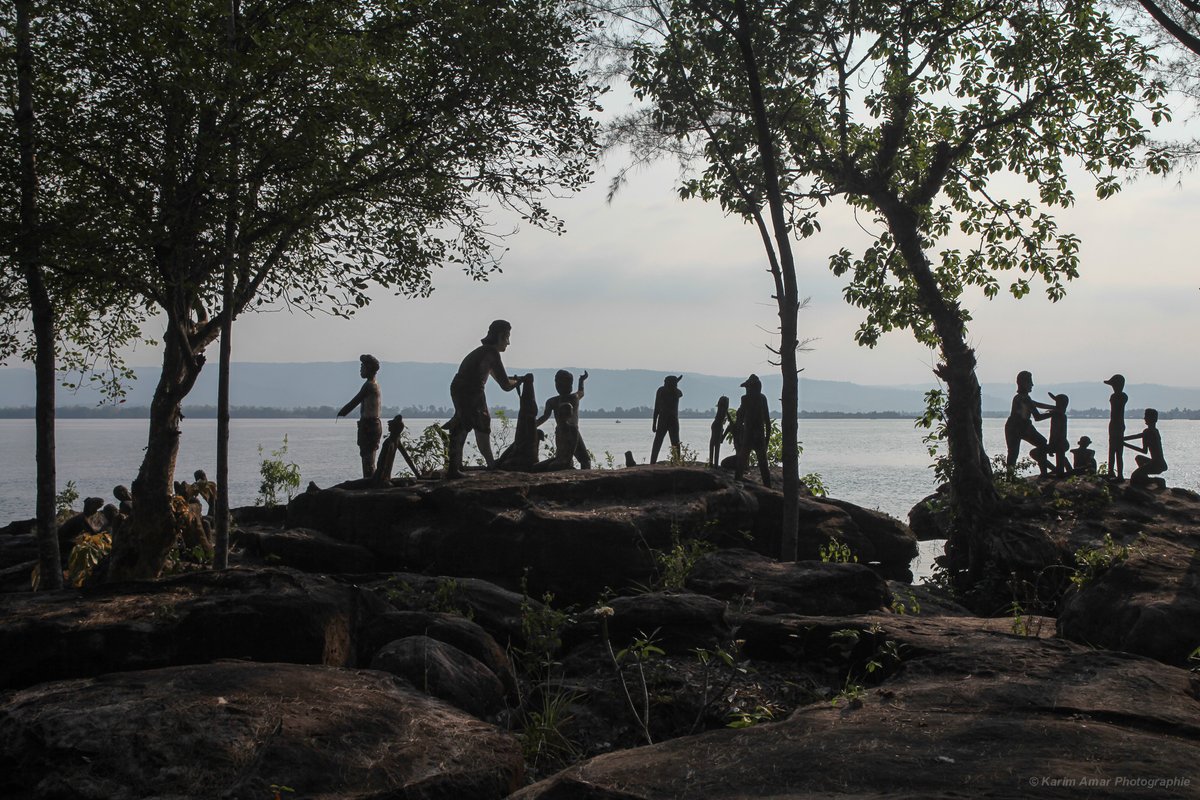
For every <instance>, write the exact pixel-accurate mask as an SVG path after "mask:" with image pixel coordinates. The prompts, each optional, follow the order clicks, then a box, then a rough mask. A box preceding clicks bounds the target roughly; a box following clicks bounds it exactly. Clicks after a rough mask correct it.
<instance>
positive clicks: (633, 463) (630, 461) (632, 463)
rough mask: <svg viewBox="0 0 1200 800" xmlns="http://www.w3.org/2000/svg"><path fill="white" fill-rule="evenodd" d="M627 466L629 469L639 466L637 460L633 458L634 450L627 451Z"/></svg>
mask: <svg viewBox="0 0 1200 800" xmlns="http://www.w3.org/2000/svg"><path fill="white" fill-rule="evenodd" d="M625 466H627V467H636V466H637V459H635V458H634V457H633V451H632V450H626V451H625Z"/></svg>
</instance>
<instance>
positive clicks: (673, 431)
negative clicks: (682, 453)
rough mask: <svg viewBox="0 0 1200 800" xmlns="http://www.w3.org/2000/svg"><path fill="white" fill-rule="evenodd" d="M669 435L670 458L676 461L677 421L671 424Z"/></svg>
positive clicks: (677, 458)
mask: <svg viewBox="0 0 1200 800" xmlns="http://www.w3.org/2000/svg"><path fill="white" fill-rule="evenodd" d="M670 434H671V457H672V458H673V459H674V460H675V461H678V460H679V421H678V420H676V421H675V422H673V423H671V430H670Z"/></svg>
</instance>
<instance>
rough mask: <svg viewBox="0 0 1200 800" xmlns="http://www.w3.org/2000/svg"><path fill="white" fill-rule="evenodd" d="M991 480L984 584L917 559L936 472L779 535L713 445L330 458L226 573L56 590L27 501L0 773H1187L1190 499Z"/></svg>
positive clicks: (508, 776) (250, 790)
mask: <svg viewBox="0 0 1200 800" xmlns="http://www.w3.org/2000/svg"><path fill="white" fill-rule="evenodd" d="M1006 498H1007V501H1008V502H1009V503H1010V504H1011V505H1010V507H1009V508H1010V510H1011V513H1010V514H1007V515H1006V517H1005V524H1006V525H1007V526H1008V527H1009V532H1010V533H1011V534H1012V536H1010V537H1008V538H1007V541H1009V542H1010V544H1009V545H1008V546H1007V547H1006V549H1004V550H1002V551H1001V550H997V552H996V554H995V563H994V564H993V570H994V574H995V575H996V576H997V579H996V580H995V581H994V582H993V583H994V585H990V586H988V587H984V589H982V590H981V591H979V592H978V593H975V594H973V595H972V596H969V597H951V596H948V595H947V594H945V593H944V592H941V591H939V590H938V589H937V588H936V587H931V586H927V585H922V586H912V585H910V584H909V583H908V582H907V581H909V580H911V578H910V577H908V576H907V575H906V572H907V563H908V560H909V559H910V558H911V553H912V552H915V547H916V541H917V538H918V536H920V537H928V536H930V535H931V534H935V533H936V532H937V530H938V525H939V519H938V503H937V502H936V498H931V501H932V502H930V503H925V504H922V505H921V506H919V507H918V508H917V509H915V513H914V515H913V518H912V523H913V527H914V528H915V529H916V531H917V532H916V533H914V532H913V531H912V530H910V529H909V527H908V526H907V525H905V524H903V523H901V522H898V521H896V520H892V519H890V518H887V517H885V516H884V515H881V514H878V513H877V512H871V511H868V510H865V509H860V508H857V507H854V506H850V505H849V504H846V503H840V502H837V501H833V500H829V499H824V498H806V499H805V500H804V503H803V508H802V518H803V522H802V530H801V536H800V541H801V550H802V555H801V558H802V559H803V560H801V561H799V562H796V563H780V562H778V561H776V560H774V558H772V557H771V556H772V555H773V554H774V553H775V552H777V549H778V544H777V538H778V537H777V533H775V531H776V530H777V528H778V523H777V519H778V513H779V507H780V496H779V493H778V492H777V491H773V490H768V489H764V488H763V487H761V486H759V485H757V484H756V483H753V482H745V483H740V482H734V481H732V479H731V478H730V477H729V476H728V475H727V474H725V473H723V472H721V471H714V470H708V469H705V468H702V467H673V466H668V465H658V466H654V467H639V468H634V469H629V470H619V471H614V472H607V471H596V472H591V471H588V472H570V473H558V474H550V475H533V476H530V475H512V474H509V475H505V474H497V473H474V474H470V475H468V476H467V477H466V478H464V479H462V480H460V481H455V482H442V483H436V482H430V483H420V484H413V485H410V486H399V487H396V488H392V489H387V490H352V489H347V488H338V487H334V488H331V489H326V490H319V489H314V490H313V491H310V492H308V493H306V494H304V495H302V496H300V497H298V498H296V499H295V500H294V501H293V502H292V503H291V504H290V505H289V507H288V508H287V510H286V512H281V513H280V514H279V515H278V516H275V517H272V516H269V515H267V516H263V515H260V516H259V517H257V518H254V516H253V514H252V513H251V512H249V511H247V512H240V513H239V515H238V516H239V522H238V526H237V530H236V535H235V545H236V546H235V568H233V569H230V570H227V571H224V572H219V573H214V572H211V571H207V570H200V571H195V572H189V573H186V574H181V575H176V576H172V577H169V578H164V579H162V580H160V581H155V582H149V583H132V584H115V585H107V586H102V587H98V588H93V589H86V590H74V591H64V592H59V593H52V594H51V593H38V594H33V593H30V592H27V591H16V589H19V588H20V585H19V583H18V582H17V581H16V580H15V577H14V576H16V574H17V573H18V572H19V570H20V568H21V567H22V564H23V563H24V562H22V561H21V557H22V555H23V553H24V552H25V547H26V541H25V537H27V536H29V534H25V533H21V532H19V531H18V530H15V529H12V528H11V526H10V529H5V530H4V531H0V570H3V571H2V572H0V578H3V576H7V577H6V578H3V579H2V580H0V585H2V586H3V587H4V588H5V589H6V591H4V592H3V593H0V653H3V654H4V656H3V658H2V659H0V795H2V796H4V797H6V798H8V797H12V798H30V799H31V800H32V799H33V798H39V799H41V798H46V799H49V798H59V797H96V798H139V797H181V798H183V797H187V798H192V797H194V798H201V797H203V798H210V797H228V798H270V797H274V796H282V797H295V798H368V797H370V798H384V797H397V798H442V797H454V798H502V797H507V796H512V797H516V798H542V799H549V798H596V799H599V798H604V799H605V800H613V799H615V798H622V799H625V798H628V799H629V800H633V799H634V798H637V799H638V800H641V799H643V798H645V799H646V800H649V799H650V798H677V797H678V798H734V797H747V796H755V797H768V796H769V797H778V798H793V797H794V798H802V797H814V796H828V795H834V794H837V795H839V796H849V797H863V798H867V797H878V796H881V795H884V794H887V795H888V796H896V797H912V798H918V797H920V798H928V797H945V798H951V797H954V798H960V797H964V796H988V797H1014V798H1016V797H1079V796H1087V797H1114V798H1115V797H1130V796H1144V797H1156V798H1158V797H1165V798H1174V797H1179V798H1184V797H1196V796H1198V795H1200V772H1197V767H1196V764H1197V763H1200V759H1198V758H1197V756H1200V678H1198V677H1197V675H1196V673H1195V672H1193V671H1191V669H1190V668H1191V667H1192V666H1194V664H1193V662H1192V661H1190V660H1189V658H1190V657H1191V656H1192V654H1193V651H1194V650H1195V648H1196V647H1197V646H1200V558H1198V557H1197V555H1196V554H1197V552H1198V550H1197V548H1198V547H1200V497H1198V496H1197V495H1196V494H1195V493H1192V492H1187V491H1184V490H1178V489H1170V490H1166V491H1162V492H1147V491H1144V490H1139V489H1133V488H1131V487H1128V486H1124V485H1117V486H1111V485H1108V484H1105V483H1103V482H1100V481H1094V480H1090V479H1069V480H1068V479H1047V480H1030V481H1022V482H1020V485H1019V486H1016V485H1014V487H1010V489H1009V490H1007V494H1006ZM831 542H837V543H838V544H839V545H840V546H839V548H838V551H837V552H838V553H839V554H841V555H840V556H838V557H835V558H834V559H833V560H830V561H822V560H820V554H821V551H822V549H824V550H825V554H826V556H827V557H828V556H829V555H830V553H831V552H832V551H830V550H829V545H830V543H831ZM1012 542H1016V543H1017V545H1019V546H1017V545H1013V544H1011V543H1012ZM842 546H844V547H842ZM855 556H856V557H857V558H858V561H857V563H856V562H853V561H849V562H848V563H838V562H839V561H841V560H843V559H849V558H852V557H855ZM25 574H26V575H27V574H28V571H27V570H26V573H25ZM1006 593H1007V596H1006ZM1002 600H1007V607H1006V606H1005V605H1004V603H1001V601H1002ZM997 604H999V607H995V606H997ZM980 612H983V614H984V615H983V616H979V615H978V614H980Z"/></svg>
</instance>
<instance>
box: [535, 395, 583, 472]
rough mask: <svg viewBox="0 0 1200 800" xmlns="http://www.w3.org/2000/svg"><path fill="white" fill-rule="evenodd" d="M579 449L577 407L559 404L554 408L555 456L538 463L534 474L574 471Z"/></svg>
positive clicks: (569, 404)
mask: <svg viewBox="0 0 1200 800" xmlns="http://www.w3.org/2000/svg"><path fill="white" fill-rule="evenodd" d="M578 448H579V420H578V419H577V418H576V416H575V406H574V405H573V404H571V403H559V404H558V405H557V406H555V408H554V456H553V458H548V459H546V460H545V461H542V462H540V463H538V465H537V466H535V467H534V468H533V471H534V472H557V471H559V470H565V469H574V468H575V456H576V453H577V452H578Z"/></svg>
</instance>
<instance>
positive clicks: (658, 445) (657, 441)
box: [650, 426, 667, 464]
mask: <svg viewBox="0 0 1200 800" xmlns="http://www.w3.org/2000/svg"><path fill="white" fill-rule="evenodd" d="M666 435H667V431H666V429H665V428H663V427H662V426H659V429H658V430H657V431H655V432H654V446H653V447H651V448H650V463H651V464H657V463H658V451H659V450H660V449H662V443H663V439H664V438H666Z"/></svg>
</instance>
